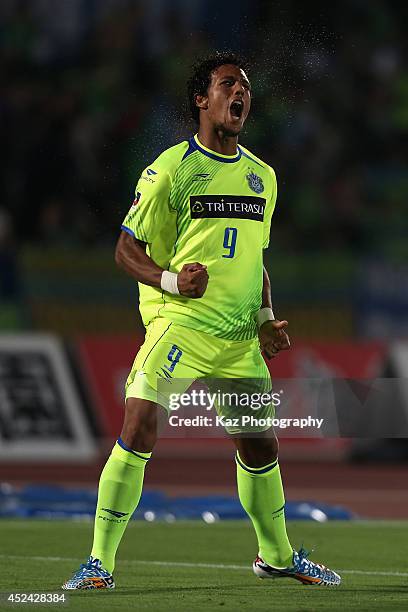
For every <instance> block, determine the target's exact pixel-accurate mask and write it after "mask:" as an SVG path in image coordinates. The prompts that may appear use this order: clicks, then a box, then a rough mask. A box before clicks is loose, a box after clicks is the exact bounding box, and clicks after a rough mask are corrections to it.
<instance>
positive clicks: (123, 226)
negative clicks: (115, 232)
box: [120, 225, 136, 238]
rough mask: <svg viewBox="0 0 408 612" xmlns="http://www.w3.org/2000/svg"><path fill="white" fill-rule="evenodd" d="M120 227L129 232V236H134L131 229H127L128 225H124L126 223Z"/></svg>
mask: <svg viewBox="0 0 408 612" xmlns="http://www.w3.org/2000/svg"><path fill="white" fill-rule="evenodd" d="M120 228H121V229H122V230H123V231H124V232H127V233H128V234H130V235H131V236H133V238H136V236H135V233H134V232H132V230H131V229H129V228H128V227H126V225H121V226H120Z"/></svg>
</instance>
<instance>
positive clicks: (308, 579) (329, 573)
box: [252, 547, 341, 586]
mask: <svg viewBox="0 0 408 612" xmlns="http://www.w3.org/2000/svg"><path fill="white" fill-rule="evenodd" d="M308 554H309V553H308V552H307V551H306V550H305V549H304V548H303V547H302V548H301V549H300V550H299V552H296V551H295V550H294V551H293V565H292V567H285V568H284V569H277V568H275V567H272V566H271V565H268V564H267V563H265V561H263V560H262V559H261V557H259V556H258V557H257V558H256V559H255V561H254V563H253V566H252V567H253V570H254V573H255V574H256V575H257V576H258V577H259V578H294V579H295V580H299V581H300V582H302V583H303V584H319V585H322V586H338V585H339V584H340V582H341V577H340V576H339V575H338V574H336V572H333V570H331V569H329V568H328V567H325V566H324V565H321V564H320V563H314V562H313V561H310V559H308V558H307V556H308Z"/></svg>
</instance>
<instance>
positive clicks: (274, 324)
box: [258, 266, 290, 359]
mask: <svg viewBox="0 0 408 612" xmlns="http://www.w3.org/2000/svg"><path fill="white" fill-rule="evenodd" d="M262 308H270V309H271V310H272V297H271V282H270V280H269V274H268V272H267V270H266V268H265V266H264V267H263V286H262V306H261V309H262ZM287 326H288V322H287V321H280V320H278V319H273V320H268V321H265V322H264V323H262V325H261V326H260V328H259V331H258V335H259V342H260V345H261V349H262V350H263V352H264V353H265V355H266V357H267V358H268V359H272V358H273V357H276V355H277V354H278V353H279V351H285V350H288V349H289V348H290V340H289V336H288V334H287V333H286V328H287Z"/></svg>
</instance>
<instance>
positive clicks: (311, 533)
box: [0, 520, 408, 612]
mask: <svg viewBox="0 0 408 612" xmlns="http://www.w3.org/2000/svg"><path fill="white" fill-rule="evenodd" d="M289 534H290V537H291V540H292V543H293V544H294V545H295V546H299V545H300V544H301V543H302V542H303V543H304V545H305V547H306V548H315V552H314V553H313V555H312V559H314V560H316V561H321V562H322V563H325V564H326V565H328V566H329V567H332V568H333V569H336V570H339V571H340V573H341V574H342V577H343V583H342V585H341V586H340V587H338V588H324V587H314V586H303V585H302V584H300V583H298V582H296V581H294V580H281V581H274V580H263V581H262V580H260V579H258V578H256V577H255V576H254V575H253V574H252V571H251V563H252V560H253V558H254V556H255V553H256V543H255V537H254V534H253V532H252V528H251V526H250V524H249V523H248V522H245V521H237V522H235V521H234V522H220V523H215V524H212V525H207V524H205V523H201V522H176V523H173V524H164V523H145V522H133V523H132V524H131V525H130V526H129V528H128V530H127V532H126V533H125V537H124V540H123V542H122V545H121V547H120V550H119V555H118V559H117V565H116V570H115V580H116V585H117V588H116V589H115V590H113V591H83V592H74V593H69V602H68V606H61V605H48V606H40V605H30V606H29V607H30V609H31V610H39V609H41V610H45V609H47V610H51V609H54V610H55V609H61V610H64V609H65V610H67V609H69V610H81V611H82V610H84V611H85V610H86V611H87V612H91V611H93V610H95V611H96V610H97V611H98V612H103V611H105V610H107V611H109V612H111V611H114V610H121V612H123V610H136V611H144V610H146V611H149V612H161V611H165V612H173V611H176V612H178V611H179V610H180V611H184V610H185V611H187V610H188V611H190V612H191V611H193V612H194V611H195V610H203V611H204V610H205V611H212V610H231V611H232V610H234V612H235V611H238V610H239V611H242V610H245V611H246V610H248V611H249V610H251V611H252V610H260V611H264V610H268V611H269V610H277V611H282V610H298V611H300V610H301V611H303V612H314V611H315V610H326V611H327V610H330V611H331V610H342V611H343V612H346V611H348V610H381V611H383V610H405V611H407V610H408V567H407V552H408V522H406V523H404V522H381V521H376V522H354V523H340V522H338V523H336V522H332V523H325V524H316V523H309V522H296V523H293V522H292V523H289ZM91 535H92V524H91V523H81V522H65V521H64V522H54V521H52V522H45V521H25V520H21V521H19V520H15V521H11V520H2V521H0V568H1V571H0V581H1V584H0V592H2V593H5V592H7V591H14V592H25V593H27V592H44V591H57V590H58V589H59V586H60V585H61V583H62V582H63V581H64V580H65V579H66V578H67V577H68V576H69V575H70V574H71V573H72V571H73V570H74V569H76V567H77V566H78V565H79V564H80V563H82V562H84V560H85V558H86V556H87V554H88V551H89V548H90V542H91ZM60 592H62V591H60ZM3 598H4V595H3ZM22 607H27V605H26V606H21V605H16V604H7V605H6V603H5V601H4V599H3V601H2V602H1V603H0V610H12V609H13V608H15V609H16V608H18V609H21V608H22Z"/></svg>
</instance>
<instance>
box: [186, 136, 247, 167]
mask: <svg viewBox="0 0 408 612" xmlns="http://www.w3.org/2000/svg"><path fill="white" fill-rule="evenodd" d="M193 151H200V153H202V154H203V155H206V156H207V157H209V158H210V159H215V160H216V161H220V162H224V163H225V164H234V163H235V162H237V161H239V160H240V159H241V156H242V150H241V147H240V146H239V145H238V153H237V154H236V156H235V157H223V156H222V155H217V154H216V153H214V152H212V151H207V149H204V148H203V147H200V145H199V143H198V142H197V141H196V139H195V138H194V136H192V137H191V138H190V140H189V141H188V149H187V151H186V152H185V154H184V156H183V159H185V158H186V157H188V155H190V154H191V153H192V152H193Z"/></svg>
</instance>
